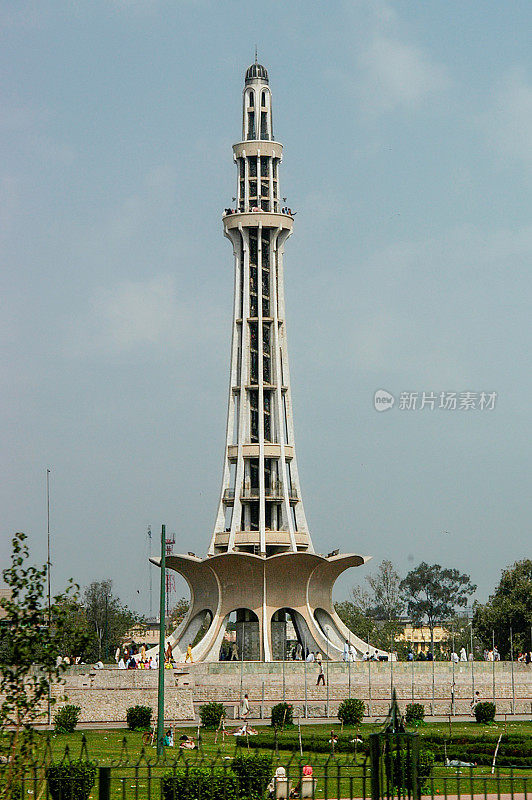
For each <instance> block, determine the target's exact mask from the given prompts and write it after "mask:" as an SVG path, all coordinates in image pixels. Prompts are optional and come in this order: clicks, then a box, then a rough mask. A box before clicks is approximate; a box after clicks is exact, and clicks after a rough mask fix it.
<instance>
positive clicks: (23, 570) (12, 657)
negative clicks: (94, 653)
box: [0, 533, 83, 798]
mask: <svg viewBox="0 0 532 800" xmlns="http://www.w3.org/2000/svg"><path fill="white" fill-rule="evenodd" d="M28 558H29V550H28V546H27V544H26V535H25V534H24V533H16V534H15V536H14V537H13V539H12V553H11V566H10V567H9V568H8V569H5V570H4V571H3V577H4V581H5V582H6V584H7V586H8V588H9V590H10V596H9V597H3V598H2V599H1V600H0V606H1V607H2V608H3V610H4V612H5V617H4V618H3V620H2V630H3V638H8V639H9V647H3V648H1V653H2V656H1V657H0V695H1V696H2V698H3V699H2V703H1V705H0V723H1V727H2V729H4V730H5V729H6V728H7V727H8V726H9V727H11V728H12V731H13V733H12V736H11V739H10V743H9V754H8V756H9V763H8V767H7V770H6V771H5V772H4V774H3V780H2V784H1V786H0V797H2V798H11V797H12V796H15V793H16V788H15V787H16V786H17V785H18V783H19V781H20V778H21V774H22V770H23V768H24V764H25V763H27V761H28V759H29V757H30V753H31V750H32V747H33V725H34V723H35V721H36V720H37V719H38V718H39V717H41V716H42V715H43V713H44V710H45V708H46V705H45V703H46V701H49V702H50V705H53V703H54V702H55V698H54V697H52V696H51V687H52V685H53V684H54V683H57V682H59V680H60V678H61V674H62V671H63V669H64V668H65V667H64V665H63V664H60V665H58V664H57V656H58V655H59V654H60V652H61V641H62V637H63V633H64V630H65V628H66V627H67V625H68V623H69V621H68V611H67V609H68V605H69V603H71V602H75V600H76V590H77V587H76V586H74V584H73V583H72V582H70V583H69V584H68V586H67V589H66V591H65V592H64V593H63V594H60V595H57V596H55V597H54V609H55V613H54V614H53V615H50V614H49V612H48V607H47V603H46V576H47V566H46V565H44V566H43V567H35V566H28V564H27V560H28ZM71 635H72V637H73V641H72V645H73V647H76V648H78V647H79V648H81V647H82V646H83V635H82V634H79V635H78V633H77V632H72V634H71ZM36 664H38V667H36Z"/></svg>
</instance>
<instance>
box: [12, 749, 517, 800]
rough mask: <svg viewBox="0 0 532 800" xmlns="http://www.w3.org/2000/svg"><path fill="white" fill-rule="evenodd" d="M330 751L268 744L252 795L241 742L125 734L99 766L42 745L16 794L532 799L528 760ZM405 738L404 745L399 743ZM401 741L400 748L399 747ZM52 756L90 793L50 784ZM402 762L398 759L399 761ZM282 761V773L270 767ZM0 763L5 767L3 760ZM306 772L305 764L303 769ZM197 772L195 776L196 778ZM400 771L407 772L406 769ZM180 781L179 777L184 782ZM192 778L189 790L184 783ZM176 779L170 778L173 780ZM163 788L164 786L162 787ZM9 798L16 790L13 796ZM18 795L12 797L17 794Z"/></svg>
mask: <svg viewBox="0 0 532 800" xmlns="http://www.w3.org/2000/svg"><path fill="white" fill-rule="evenodd" d="M330 745H331V752H330V753H329V754H325V755H324V756H323V755H322V756H321V758H320V757H318V755H317V754H315V753H314V754H312V755H309V754H307V755H302V754H301V753H294V754H292V755H291V756H287V754H286V753H284V754H283V753H282V752H280V751H277V752H276V751H273V752H272V751H268V754H267V755H268V757H269V759H270V770H269V775H268V778H269V779H270V785H269V787H268V786H265V785H263V786H262V789H263V791H262V792H259V793H254V794H253V796H252V795H250V794H246V793H244V792H243V791H242V790H241V788H240V787H239V781H238V779H236V780H235V775H234V773H233V772H232V763H233V758H234V757H235V756H237V755H239V754H243V753H244V754H248V751H247V750H246V748H245V747H244V748H242V747H241V746H239V745H237V746H235V748H234V752H233V753H232V755H228V753H227V750H226V751H224V750H220V751H219V752H218V753H217V754H216V755H215V756H214V757H212V756H209V757H206V756H205V755H204V754H203V753H202V752H201V747H200V749H199V750H197V751H195V752H194V753H191V752H187V753H185V752H184V751H177V753H176V754H175V756H174V753H173V752H172V753H171V755H170V754H169V751H168V750H167V751H166V752H165V755H164V757H162V758H159V759H157V757H156V756H155V755H152V752H153V751H150V750H144V749H143V750H142V751H141V753H140V756H139V755H138V754H135V755H134V756H133V755H131V754H130V753H129V752H128V746H127V740H126V739H124V743H123V747H122V752H121V753H120V755H119V756H118V758H117V759H116V760H115V761H113V762H112V763H111V764H110V765H105V766H104V765H99V764H98V763H97V762H96V761H94V760H92V759H91V758H90V754H89V752H88V750H87V746H86V743H85V742H83V745H82V750H81V753H80V754H79V757H78V755H77V754H72V753H71V752H70V751H69V750H68V748H66V749H65V752H64V753H63V756H62V758H61V760H60V761H59V762H58V761H57V759H56V760H55V762H52V759H51V748H50V747H49V746H47V748H46V750H45V752H44V754H43V755H42V757H41V758H40V759H39V760H38V761H36V762H34V763H28V764H27V765H26V767H25V772H24V779H23V783H22V787H21V788H22V793H21V795H19V797H22V798H24V800H25V799H26V798H32V800H49V798H51V800H84V798H90V799H91V800H186V799H188V798H192V797H193V798H194V800H251V798H252V800H259V798H260V797H264V798H268V797H270V798H272V800H286V798H289V797H299V798H312V799H314V798H315V799H316V800H340V798H342V799H343V800H354V799H355V798H359V799H360V800H366V798H367V799H368V800H370V798H371V800H382V799H383V798H387V800H388V799H389V800H392V798H398V800H401V799H402V798H404V799H405V800H407V799H409V798H411V799H412V800H418V799H419V798H422V797H425V798H431V799H432V800H435V798H452V800H460V798H462V797H463V798H464V800H465V799H466V798H471V799H472V800H473V798H475V800H477V798H478V800H481V798H484V800H486V798H493V800H495V798H497V799H498V800H501V798H505V800H506V798H511V799H512V800H513V798H515V800H521V799H522V798H523V800H526V799H527V798H528V797H531V800H532V792H531V790H532V765H530V766H528V767H524V768H523V767H522V768H515V767H507V768H504V767H501V768H497V767H493V768H491V767H489V766H485V767H474V766H472V765H468V764H467V762H460V763H457V762H452V763H450V764H448V765H447V766H445V765H443V764H441V765H436V766H434V767H433V768H432V769H431V770H430V774H428V775H423V774H421V773H422V770H421V771H420V773H419V774H418V769H417V767H416V768H415V770H413V771H412V772H411V773H408V779H406V780H402V779H401V777H400V775H399V778H398V777H397V772H396V770H394V768H392V769H390V764H393V763H394V762H393V759H392V760H391V761H390V760H388V761H387V760H386V758H382V752H386V750H384V751H378V750H375V748H374V750H375V752H373V753H372V749H371V748H370V750H369V752H368V753H363V754H360V753H357V737H354V739H353V752H352V753H349V754H336V753H334V741H332V742H331V743H330ZM403 745H404V747H403ZM409 746H411V747H413V748H414V749H415V752H417V747H418V744H417V743H416V745H406V744H404V743H401V740H397V742H396V745H395V755H394V757H395V759H396V762H395V763H397V757H398V756H399V757H400V756H401V754H402V752H404V753H405V756H406V761H407V762H408V761H409V760H410V753H409V752H408V747H409ZM401 748H403V750H401ZM52 763H55V764H57V763H61V764H64V765H69V764H73V765H76V764H82V765H93V779H94V783H93V785H92V788H91V789H90V792H87V793H84V792H83V791H82V789H81V788H80V783H79V775H78V776H77V778H76V775H75V774H73V775H72V776H70V777H65V779H64V780H63V783H62V785H61V786H60V788H59V789H58V787H57V786H56V787H55V789H53V788H52V790H51V787H50V786H49V784H48V781H47V770H48V768H49V767H50V765H51V764H52ZM401 763H402V762H401ZM307 765H311V766H312V768H313V771H312V776H308V775H305V774H304V767H305V766H307ZM280 766H281V767H283V768H284V775H283V774H282V773H279V772H278V773H277V777H275V771H276V770H277V769H278V767H280ZM2 769H6V767H5V765H4V766H3V767H2ZM307 771H308V770H307ZM198 774H200V778H201V779H200V781H199V783H198V778H197V776H198ZM405 774H407V773H405ZM183 780H184V781H185V783H183ZM192 780H194V781H196V783H195V784H194V787H195V790H196V791H195V793H194V787H193V789H192V793H190V791H189V790H188V789H187V790H186V791H185V792H184V793H183V786H187V785H188V783H189V781H192ZM176 781H177V782H176ZM165 787H166V788H165ZM14 797H15V795H14ZM17 800H18V798H17Z"/></svg>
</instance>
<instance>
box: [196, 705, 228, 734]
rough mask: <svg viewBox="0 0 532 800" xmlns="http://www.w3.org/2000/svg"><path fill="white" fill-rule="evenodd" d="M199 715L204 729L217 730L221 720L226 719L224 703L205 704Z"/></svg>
mask: <svg viewBox="0 0 532 800" xmlns="http://www.w3.org/2000/svg"><path fill="white" fill-rule="evenodd" d="M199 715H200V720H201V724H202V725H203V727H204V728H217V727H218V725H219V724H220V720H221V719H222V718H223V717H225V708H224V707H223V704H222V703H205V705H204V706H200V709H199Z"/></svg>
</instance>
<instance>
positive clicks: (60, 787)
mask: <svg viewBox="0 0 532 800" xmlns="http://www.w3.org/2000/svg"><path fill="white" fill-rule="evenodd" d="M46 779H47V781H48V789H49V790H50V795H51V797H52V800H70V798H71V797H72V798H75V800H88V797H89V795H90V793H91V790H92V787H93V786H94V784H95V782H96V765H95V764H92V763H91V762H90V761H65V762H63V763H61V764H51V765H50V766H49V767H48V769H47V770H46Z"/></svg>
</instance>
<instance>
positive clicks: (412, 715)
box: [405, 703, 425, 725]
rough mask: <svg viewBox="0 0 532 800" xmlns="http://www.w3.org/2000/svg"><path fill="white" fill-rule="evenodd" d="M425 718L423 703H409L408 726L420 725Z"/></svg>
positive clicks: (406, 720) (406, 717) (406, 715)
mask: <svg viewBox="0 0 532 800" xmlns="http://www.w3.org/2000/svg"><path fill="white" fill-rule="evenodd" d="M424 718H425V706H424V705H423V703H408V704H407V706H406V713H405V722H406V724H407V725H419V723H420V722H423V720H424Z"/></svg>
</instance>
